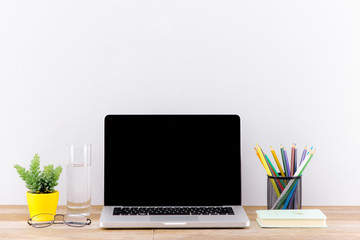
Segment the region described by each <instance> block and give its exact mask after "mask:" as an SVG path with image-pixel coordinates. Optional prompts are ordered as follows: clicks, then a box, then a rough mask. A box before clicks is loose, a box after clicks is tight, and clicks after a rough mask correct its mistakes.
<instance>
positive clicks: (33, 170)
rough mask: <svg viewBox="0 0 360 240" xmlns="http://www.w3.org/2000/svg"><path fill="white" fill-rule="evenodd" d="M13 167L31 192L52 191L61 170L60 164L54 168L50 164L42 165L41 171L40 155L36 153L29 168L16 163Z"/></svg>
mask: <svg viewBox="0 0 360 240" xmlns="http://www.w3.org/2000/svg"><path fill="white" fill-rule="evenodd" d="M14 168H16V171H17V172H18V174H19V176H20V177H21V179H22V180H24V181H25V183H26V187H27V188H28V189H29V190H30V192H31V193H51V192H53V191H54V187H55V186H57V185H58V183H57V181H58V180H59V177H60V174H61V172H62V167H61V166H58V167H56V168H54V165H52V164H50V165H47V166H44V170H43V171H42V172H41V171H40V156H39V155H38V154H35V155H34V158H33V159H32V160H31V164H30V169H29V170H26V169H25V168H23V167H21V166H19V165H18V164H15V165H14Z"/></svg>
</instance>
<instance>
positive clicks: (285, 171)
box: [280, 145, 289, 177]
mask: <svg viewBox="0 0 360 240" xmlns="http://www.w3.org/2000/svg"><path fill="white" fill-rule="evenodd" d="M280 152H281V159H282V162H283V166H284V173H285V176H286V177H289V175H288V171H287V168H286V162H285V156H284V148H283V146H282V145H281V146H280Z"/></svg>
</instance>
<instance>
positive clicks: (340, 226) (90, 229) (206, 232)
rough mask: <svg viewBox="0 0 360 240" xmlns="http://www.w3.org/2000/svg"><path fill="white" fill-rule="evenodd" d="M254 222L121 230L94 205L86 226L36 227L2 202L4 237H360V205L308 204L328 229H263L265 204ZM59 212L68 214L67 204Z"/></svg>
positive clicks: (20, 209) (22, 210)
mask: <svg viewBox="0 0 360 240" xmlns="http://www.w3.org/2000/svg"><path fill="white" fill-rule="evenodd" d="M244 208H245V211H246V213H247V214H248V216H249V218H250V220H251V223H250V227H249V228H245V229H155V230H152V229H136V230H131V229H121V230H104V229H100V228H99V217H100V212H101V209H102V206H93V207H92V212H93V214H92V215H91V216H90V218H91V219H92V224H91V225H90V226H85V227H83V228H73V227H68V226H66V225H54V226H50V227H48V228H42V229H36V228H33V227H31V226H28V225H27V223H26V220H27V219H28V217H29V213H28V209H27V206H4V205H2V206H1V205H0V239H46V240H48V239H105V240H111V239H140V240H141V239H144V240H145V239H146V240H150V239H151V240H153V239H156V240H157V239H164V240H165V239H166V240H169V239H206V240H211V239H247V240H252V239H261V240H264V239H276V240H279V239H284V240H285V239H290V240H297V239H312V240H315V239H316V240H318V239H326V240H329V239H330V240H331V239H341V240H348V239H360V206H356V207H305V208H319V209H321V210H322V211H323V212H324V213H325V215H326V216H327V217H328V219H327V224H328V227H327V228H293V229H290V228H277V229H276V228H272V229H264V228H260V227H259V226H258V224H257V223H256V221H255V218H256V212H255V210H257V209H265V208H264V207H244ZM57 212H58V213H66V209H65V207H64V206H59V207H58V211H57Z"/></svg>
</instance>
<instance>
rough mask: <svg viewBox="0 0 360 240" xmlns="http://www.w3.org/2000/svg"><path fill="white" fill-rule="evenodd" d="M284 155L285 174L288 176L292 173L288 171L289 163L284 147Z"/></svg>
mask: <svg viewBox="0 0 360 240" xmlns="http://www.w3.org/2000/svg"><path fill="white" fill-rule="evenodd" d="M284 156H285V162H286V170H287V174H288V176H289V177H292V175H291V173H290V165H289V161H288V157H287V154H286V150H285V148H284Z"/></svg>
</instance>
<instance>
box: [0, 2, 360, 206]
mask: <svg viewBox="0 0 360 240" xmlns="http://www.w3.org/2000/svg"><path fill="white" fill-rule="evenodd" d="M359 12H360V1H356V0H354V1H333V0H326V1H325V0H324V1H319V0H302V1H287V0H284V1H267V0H246V1H239V0H238V1H232V0H228V1H224V0H203V1H201V0H173V1H165V0H163V1H155V0H143V1H141V0H119V1H115V0H114V1H110V0H105V1H94V0H78V1H74V0H63V1H55V0H43V1H38V0H34V1H26V0H21V1H18V0H11V1H1V2H0V113H1V117H0V187H1V188H0V204H26V198H25V191H26V188H25V184H24V182H23V181H22V180H21V179H20V178H19V177H18V175H17V173H16V171H15V169H14V168H13V165H14V164H15V163H18V164H20V165H23V166H26V167H28V166H29V163H30V160H31V159H32V157H33V155H34V154H35V153H39V155H40V156H41V161H42V166H44V165H47V164H49V163H54V164H55V165H59V164H61V165H62V166H63V167H64V172H63V174H62V176H61V178H60V183H59V186H58V187H57V189H58V190H59V191H60V204H66V172H65V166H66V161H65V145H66V144H69V143H71V142H83V141H85V142H89V143H91V144H92V145H93V151H92V164H93V165H92V203H93V204H102V203H103V119H104V116H105V115H106V114H109V113H237V114H239V115H240V116H241V117H242V149H243V152H242V173H243V177H242V180H243V183H242V186H243V189H242V190H243V194H242V196H243V204H244V205H264V204H265V203H266V173H265V171H264V169H263V167H262V166H261V164H260V162H259V160H258V159H257V157H256V154H255V152H254V149H253V146H254V144H256V143H259V144H260V145H261V146H262V147H263V148H264V150H265V151H266V152H267V153H268V154H270V150H269V146H270V145H271V146H273V147H274V148H276V149H277V153H278V154H279V147H280V144H284V145H285V146H286V147H287V149H288V150H289V149H290V147H291V144H292V143H293V142H295V143H297V145H298V147H299V148H300V149H303V148H304V147H305V145H307V146H308V147H310V146H314V147H315V148H316V149H317V152H316V154H315V156H314V157H313V159H312V161H311V162H310V164H309V166H308V168H307V169H306V171H305V172H304V174H303V204H304V205H359V204H360V191H359V186H360V178H359V169H360V159H359V149H358V148H359V144H360V140H359V134H360V127H359V125H360V107H359V103H360V95H359V90H360V83H359V82H360V14H359ZM120 184H121V183H120ZM120 187H121V185H120ZM120 187H119V188H120ZM114 190H116V189H114Z"/></svg>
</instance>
